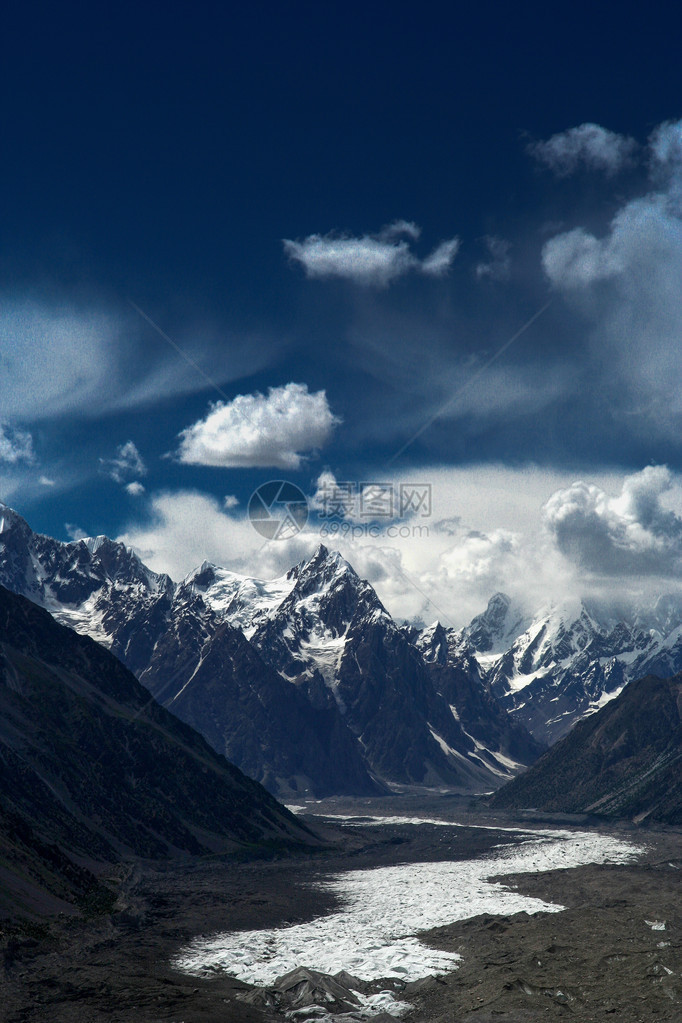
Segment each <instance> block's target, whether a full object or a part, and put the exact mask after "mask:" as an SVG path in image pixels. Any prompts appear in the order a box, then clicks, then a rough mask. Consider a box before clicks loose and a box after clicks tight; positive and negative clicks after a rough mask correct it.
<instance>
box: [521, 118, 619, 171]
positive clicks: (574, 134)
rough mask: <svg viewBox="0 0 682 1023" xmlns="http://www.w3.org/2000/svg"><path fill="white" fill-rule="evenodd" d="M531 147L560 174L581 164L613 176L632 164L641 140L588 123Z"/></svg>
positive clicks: (535, 155)
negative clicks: (636, 140) (637, 141)
mask: <svg viewBox="0 0 682 1023" xmlns="http://www.w3.org/2000/svg"><path fill="white" fill-rule="evenodd" d="M528 150H529V152H530V153H531V154H532V155H533V156H534V157H535V158H536V160H538V161H539V162H540V163H544V164H545V165H546V166H547V167H549V168H550V169H551V170H553V171H554V173H555V174H556V175H557V176H558V177H567V176H568V175H569V174H573V173H575V171H577V170H578V168H579V167H580V166H581V165H582V166H584V167H586V168H587V169H588V170H595V171H602V172H603V173H604V174H606V175H609V176H610V175H613V174H616V173H617V172H618V171H619V170H621V169H622V168H623V167H626V166H628V165H629V164H630V163H632V160H633V156H634V154H635V151H636V150H637V143H636V142H635V140H634V139H632V138H628V137H627V136H625V135H618V134H617V133H616V132H613V131H609V130H608V129H607V128H602V127H601V126H600V125H598V124H591V123H589V122H587V123H585V124H581V125H578V127H577V128H569V129H568V130H567V131H562V132H559V133H558V134H556V135H552V137H551V138H550V139H547V141H546V142H533V143H531V144H530V145H529V147H528Z"/></svg>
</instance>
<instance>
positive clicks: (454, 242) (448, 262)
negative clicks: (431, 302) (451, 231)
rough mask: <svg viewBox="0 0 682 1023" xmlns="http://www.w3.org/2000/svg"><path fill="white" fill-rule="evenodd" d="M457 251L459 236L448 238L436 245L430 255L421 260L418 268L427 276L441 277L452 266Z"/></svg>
mask: <svg viewBox="0 0 682 1023" xmlns="http://www.w3.org/2000/svg"><path fill="white" fill-rule="evenodd" d="M458 252H459V238H450V239H449V240H448V241H444V242H441V243H440V245H437V246H436V248H435V249H434V250H433V252H432V253H431V255H430V256H427V257H426V259H423V260H422V261H421V263H420V265H419V269H420V270H421V272H422V273H423V274H427V275H428V276H429V277H443V276H444V275H445V274H446V273H447V272H448V270H449V269H450V267H451V266H452V262H453V260H454V258H455V256H456V255H457V253H458Z"/></svg>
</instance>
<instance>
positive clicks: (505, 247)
mask: <svg viewBox="0 0 682 1023" xmlns="http://www.w3.org/2000/svg"><path fill="white" fill-rule="evenodd" d="M485 243H486V246H487V249H488V254H489V258H488V259H487V260H485V261H482V262H480V263H478V264H477V266H476V276H477V277H478V279H479V280H481V279H483V278H487V279H488V280H491V281H507V280H509V275H510V273H511V257H510V255H509V250H510V249H511V242H508V241H506V240H505V239H504V238H495V237H494V236H488V237H487V238H486V239H485Z"/></svg>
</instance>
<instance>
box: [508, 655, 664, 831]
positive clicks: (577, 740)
mask: <svg viewBox="0 0 682 1023" xmlns="http://www.w3.org/2000/svg"><path fill="white" fill-rule="evenodd" d="M492 806H494V807H499V808H505V809H507V808H509V809H519V808H522V807H523V808H528V807H533V808H536V809H541V810H550V811H551V810H554V811H563V812H569V813H595V814H603V815H605V816H607V817H628V818H630V819H632V820H634V821H636V822H637V823H640V822H642V821H651V822H654V821H655V822H658V823H665V824H675V825H680V824H682V674H678V675H676V676H675V677H674V678H669V679H661V678H657V677H656V676H653V675H648V676H646V677H645V678H642V679H639V680H636V681H633V682H630V683H629V685H628V686H627V687H626V688H625V689H624V690H623V692H622V693H621V694H620V696H618V697H617V698H615V699H614V700H613V701H612V702H610V703H608V704H607V705H606V706H605V707H603V708H602V709H601V710H600V711H598V712H597V713H596V714H594V715H593V716H591V717H589V718H587V719H586V720H584V721H580V722H579V723H578V724H577V725H576V726H575V728H574V729H573V730H572V731H571V732H570V733H569V734H568V735H567V736H566V737H565V738H564V739H562V740H561V741H560V742H558V743H557V744H556V745H555V746H553V747H552V749H550V750H549V751H548V752H547V753H545V755H544V756H543V757H542V758H541V759H540V760H539V761H538V762H537V763H536V764H535V765H534V766H533V767H531V768H529V770H528V771H527V772H526V773H525V774H523V775H521V776H520V777H518V778H515V779H514V780H513V781H511V782H509V783H508V784H507V785H505V786H504V787H503V788H501V789H499V790H498V792H496V793H495V795H494V796H493V798H492Z"/></svg>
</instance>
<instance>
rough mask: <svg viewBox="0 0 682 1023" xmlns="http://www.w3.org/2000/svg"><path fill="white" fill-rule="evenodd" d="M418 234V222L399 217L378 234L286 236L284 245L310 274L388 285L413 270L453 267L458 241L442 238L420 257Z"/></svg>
mask: <svg viewBox="0 0 682 1023" xmlns="http://www.w3.org/2000/svg"><path fill="white" fill-rule="evenodd" d="M419 235H420V228H419V227H418V226H417V225H416V224H414V223H412V222H411V221H406V220H398V221H396V222H395V223H393V224H390V225H389V226H388V227H385V228H384V229H383V230H382V231H380V232H379V233H378V234H365V235H362V236H360V237H354V236H352V235H348V234H343V233H334V232H330V233H329V234H326V235H320V234H311V235H309V236H308V237H307V238H304V239H303V240H302V241H292V240H291V239H288V238H285V239H284V241H283V245H284V251H285V252H286V254H287V256H288V257H289V258H290V259H291V260H293V261H294V262H297V263H300V264H301V266H303V268H304V269H305V272H306V275H307V276H308V277H311V278H323V277H338V278H343V279H345V280H350V281H354V282H355V283H356V284H363V285H366V286H371V287H386V286H387V285H388V284H390V283H391V281H393V280H395V279H396V278H398V277H403V276H404V275H405V274H407V273H410V272H412V271H416V272H419V273H422V274H426V275H427V276H430V277H442V276H443V275H444V274H446V273H447V272H448V270H449V269H450V266H451V265H452V262H453V260H454V258H455V256H456V255H457V251H458V249H459V240H458V239H457V238H450V239H448V240H446V241H443V242H441V243H440V244H439V245H438V246H437V247H436V248H435V249H434V250H433V252H431V254H430V255H428V256H426V258H424V259H420V258H418V257H417V256H416V255H415V254H414V252H413V251H412V248H411V245H410V243H411V242H414V241H416V240H417V239H418V238H419ZM406 239H409V240H406Z"/></svg>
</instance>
